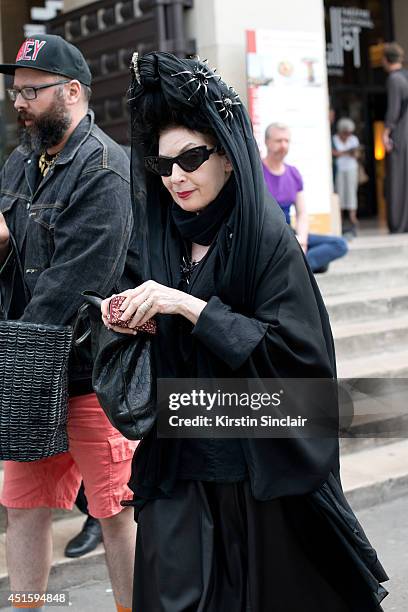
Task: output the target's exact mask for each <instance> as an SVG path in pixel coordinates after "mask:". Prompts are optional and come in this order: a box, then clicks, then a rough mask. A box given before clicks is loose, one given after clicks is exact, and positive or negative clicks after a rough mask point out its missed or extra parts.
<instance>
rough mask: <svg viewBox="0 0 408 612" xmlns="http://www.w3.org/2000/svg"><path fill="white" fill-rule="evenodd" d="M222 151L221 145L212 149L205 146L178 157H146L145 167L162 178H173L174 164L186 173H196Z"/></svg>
mask: <svg viewBox="0 0 408 612" xmlns="http://www.w3.org/2000/svg"><path fill="white" fill-rule="evenodd" d="M220 150H221V147H220V146H219V145H216V146H215V147H213V148H212V149H207V147H206V146H205V145H203V146H201V147H194V148H193V149H189V150H188V151H185V152H184V153H180V155H177V156H176V157H164V156H162V155H155V156H152V157H145V158H144V162H145V167H146V169H147V170H149V171H150V172H154V173H155V174H159V175H160V176H171V173H172V172H173V164H177V165H178V166H180V168H182V169H183V170H184V172H194V170H197V168H199V167H200V166H201V165H202V164H203V163H204V162H205V161H207V159H209V157H210V155H212V154H213V153H216V152H218V151H220Z"/></svg>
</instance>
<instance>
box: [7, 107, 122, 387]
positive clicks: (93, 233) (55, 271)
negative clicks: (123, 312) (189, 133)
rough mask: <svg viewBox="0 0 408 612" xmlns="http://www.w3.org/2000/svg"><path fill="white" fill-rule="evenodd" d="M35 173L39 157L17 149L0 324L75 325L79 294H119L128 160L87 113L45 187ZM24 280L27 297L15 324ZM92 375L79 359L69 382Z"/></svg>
mask: <svg viewBox="0 0 408 612" xmlns="http://www.w3.org/2000/svg"><path fill="white" fill-rule="evenodd" d="M37 167H38V156H37V155H35V154H34V153H32V152H31V153H28V152H26V151H25V150H24V149H22V148H21V147H18V148H17V149H15V150H14V151H13V153H12V154H11V155H10V157H9V159H8V160H7V161H6V163H5V165H4V167H3V170H2V172H1V178H0V211H1V212H2V213H3V215H4V217H5V220H6V223H7V225H8V228H9V230H10V234H11V249H10V253H9V256H8V258H7V259H6V261H5V262H4V263H3V265H2V266H0V287H1V289H2V303H3V307H2V311H3V312H2V313H0V318H20V320H22V321H31V322H36V323H48V324H54V325H72V324H73V322H74V320H75V316H76V313H77V311H78V308H79V306H80V305H81V303H82V301H83V298H82V296H81V292H82V291H84V290H94V291H97V292H99V293H101V294H102V295H108V294H110V293H112V292H113V291H114V290H117V288H118V283H119V279H120V278H121V276H122V273H123V269H124V265H125V258H126V253H127V250H128V245H129V241H130V236H131V232H132V227H133V215H132V206H131V198H130V186H129V182H130V179H129V159H128V157H127V155H126V153H125V152H124V151H123V150H122V148H121V147H120V146H119V145H118V144H117V143H115V142H114V141H113V140H111V139H110V138H109V137H108V136H107V135H106V134H105V133H104V132H103V131H102V130H100V129H99V128H98V127H97V126H96V125H95V124H94V115H93V112H92V111H88V113H87V115H86V116H85V117H84V118H83V119H82V121H81V122H80V123H79V125H78V126H77V128H76V129H75V131H74V132H73V134H72V135H71V137H70V138H69V140H68V142H67V143H66V145H65V147H64V148H63V149H62V151H61V153H60V154H59V156H58V157H57V159H56V161H55V163H54V165H53V166H52V167H51V168H50V170H49V171H48V173H47V175H46V176H45V177H44V178H43V179H42V180H41V182H40V183H38V170H37ZM20 272H21V275H22V277H23V279H24V283H21V286H24V285H25V293H26V295H25V299H24V302H25V303H24V304H22V305H21V310H20V312H18V313H17V316H16V311H15V312H14V313H13V312H12V311H10V310H9V308H10V303H11V302H12V299H11V298H12V293H11V292H12V290H13V287H14V288H15V286H16V278H18V277H20V276H21V275H20ZM20 281H21V278H20ZM23 296H24V294H23ZM21 301H22V300H19V302H20V303H21ZM91 369H92V362H91V360H90V355H89V353H88V351H85V349H82V354H80V353H78V352H76V351H74V354H73V358H72V364H71V369H70V381H72V380H73V379H74V380H77V379H86V378H87V379H88V380H89V378H90V374H91Z"/></svg>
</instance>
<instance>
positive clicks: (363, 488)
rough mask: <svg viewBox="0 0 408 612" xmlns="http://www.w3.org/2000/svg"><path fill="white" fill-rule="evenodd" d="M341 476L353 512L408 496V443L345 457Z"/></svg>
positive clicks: (402, 441) (388, 445)
mask: <svg viewBox="0 0 408 612" xmlns="http://www.w3.org/2000/svg"><path fill="white" fill-rule="evenodd" d="M341 477H342V481H343V487H344V491H345V493H346V496H347V499H348V500H349V502H350V504H351V505H352V507H353V509H354V510H360V509H362V508H366V507H369V506H373V505H376V504H380V503H383V502H385V501H391V500H392V499H395V498H397V497H400V496H402V495H406V494H407V493H408V440H399V441H397V442H393V443H391V444H384V445H382V446H379V447H375V448H369V449H366V450H361V451H359V452H357V453H349V454H347V455H345V456H343V457H342V459H341Z"/></svg>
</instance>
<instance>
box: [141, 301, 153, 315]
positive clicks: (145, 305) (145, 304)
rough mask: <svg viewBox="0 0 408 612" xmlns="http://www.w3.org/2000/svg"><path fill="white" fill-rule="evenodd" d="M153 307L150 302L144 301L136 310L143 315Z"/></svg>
mask: <svg viewBox="0 0 408 612" xmlns="http://www.w3.org/2000/svg"><path fill="white" fill-rule="evenodd" d="M152 306H153V304H152V302H151V301H150V300H145V301H144V302H142V303H141V304H140V306H139V308H138V310H139V311H140V312H142V313H143V314H144V315H145V314H146V312H147V311H148V310H150V309H151V307H152Z"/></svg>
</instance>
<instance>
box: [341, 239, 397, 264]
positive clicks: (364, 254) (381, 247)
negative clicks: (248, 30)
mask: <svg viewBox="0 0 408 612" xmlns="http://www.w3.org/2000/svg"><path fill="white" fill-rule="evenodd" d="M407 259H408V241H406V240H405V241H404V242H403V243H396V244H393V243H391V244H390V243H387V242H382V241H380V242H377V243H376V244H375V245H372V246H369V245H367V244H365V243H363V244H361V243H360V244H355V243H354V242H352V243H351V244H350V245H349V251H348V253H347V255H346V256H345V257H342V258H341V259H338V260H336V261H333V262H332V264H331V265H330V271H340V270H343V269H348V268H351V267H352V266H354V265H356V264H357V265H362V264H370V265H375V264H377V263H387V264H389V263H391V262H392V263H395V264H398V263H401V262H402V261H406V260H407Z"/></svg>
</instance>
